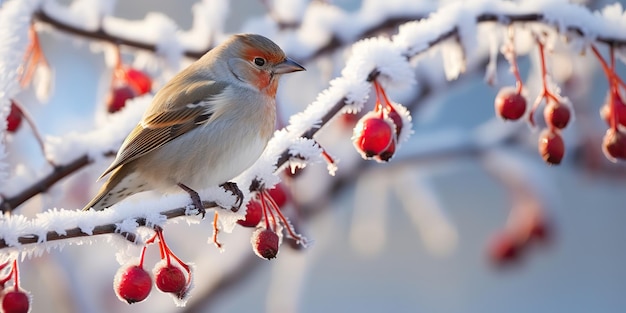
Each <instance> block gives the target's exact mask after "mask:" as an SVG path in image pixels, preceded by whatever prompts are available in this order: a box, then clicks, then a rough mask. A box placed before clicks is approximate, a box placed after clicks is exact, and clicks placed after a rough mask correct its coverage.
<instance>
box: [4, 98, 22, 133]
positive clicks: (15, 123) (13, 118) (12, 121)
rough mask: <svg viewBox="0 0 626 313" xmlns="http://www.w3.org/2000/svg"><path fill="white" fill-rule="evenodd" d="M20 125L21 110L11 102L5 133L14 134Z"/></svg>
mask: <svg viewBox="0 0 626 313" xmlns="http://www.w3.org/2000/svg"><path fill="white" fill-rule="evenodd" d="M21 124H22V110H21V109H20V107H19V106H17V104H15V102H13V101H11V111H10V112H9V116H7V131H8V132H11V133H14V132H16V131H17V129H18V128H19V127H20V125H21Z"/></svg>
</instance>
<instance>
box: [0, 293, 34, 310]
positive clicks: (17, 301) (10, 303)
mask: <svg viewBox="0 0 626 313" xmlns="http://www.w3.org/2000/svg"><path fill="white" fill-rule="evenodd" d="M10 288H11V289H13V288H12V287H10ZM29 307H30V299H28V295H27V294H26V293H25V292H23V291H15V290H13V291H9V292H7V293H5V294H4V296H3V298H2V312H4V313H26V312H28V309H29Z"/></svg>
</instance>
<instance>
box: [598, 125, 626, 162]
mask: <svg viewBox="0 0 626 313" xmlns="http://www.w3.org/2000/svg"><path fill="white" fill-rule="evenodd" d="M602 151H603V152H604V155H605V156H606V157H607V159H609V160H611V161H613V162H615V161H616V160H618V159H619V160H626V134H624V133H623V132H622V131H619V130H615V129H613V128H609V129H608V130H607V131H606V133H605V134H604V139H603V140H602Z"/></svg>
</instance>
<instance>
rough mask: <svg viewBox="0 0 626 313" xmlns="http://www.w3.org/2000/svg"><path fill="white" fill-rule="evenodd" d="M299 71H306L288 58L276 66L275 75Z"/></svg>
mask: <svg viewBox="0 0 626 313" xmlns="http://www.w3.org/2000/svg"><path fill="white" fill-rule="evenodd" d="M298 71H306V69H305V68H304V67H303V66H302V65H300V64H298V63H297V62H296V61H294V60H292V59H290V58H286V59H285V61H282V62H280V63H278V64H276V65H275V66H274V74H286V73H293V72H298Z"/></svg>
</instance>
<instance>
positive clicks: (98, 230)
mask: <svg viewBox="0 0 626 313" xmlns="http://www.w3.org/2000/svg"><path fill="white" fill-rule="evenodd" d="M202 204H203V205H204V208H205V209H210V208H215V207H218V205H217V203H215V202H211V201H203V202H202ZM192 212H193V211H189V210H188V209H187V208H175V209H171V210H167V211H163V212H160V213H159V214H160V215H162V216H163V217H165V218H166V219H171V218H175V217H180V216H188V215H191V214H193V213H192ZM122 222H123V220H119V221H117V222H114V223H109V224H103V225H97V226H95V227H94V228H93V230H92V232H91V233H87V232H85V231H83V230H82V229H81V228H80V227H74V228H70V229H66V230H65V231H63V232H60V233H59V232H57V231H48V232H47V233H46V236H45V238H40V236H38V235H35V234H30V235H23V236H20V237H18V238H17V241H18V242H19V243H20V244H23V245H24V244H34V243H41V242H49V241H55V240H64V239H70V238H79V237H89V236H95V235H104V234H119V235H121V236H123V237H124V238H126V239H127V240H128V241H131V242H136V241H137V235H136V234H134V233H130V232H125V231H120V230H119V226H118V224H120V223H122ZM135 222H136V223H137V226H138V227H140V226H144V227H152V226H151V225H150V223H148V221H147V219H146V218H145V217H137V218H135ZM9 247H12V245H9V244H8V243H7V242H6V240H5V239H3V238H0V249H4V248H9Z"/></svg>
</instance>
